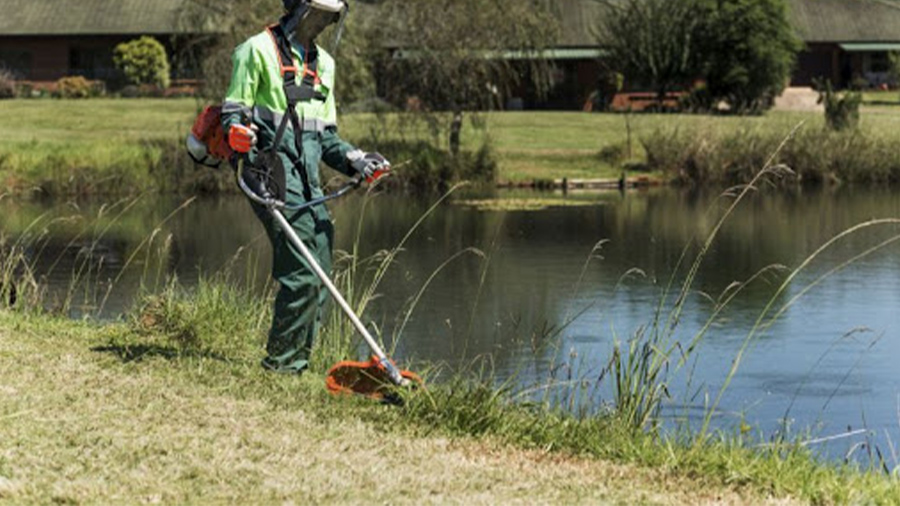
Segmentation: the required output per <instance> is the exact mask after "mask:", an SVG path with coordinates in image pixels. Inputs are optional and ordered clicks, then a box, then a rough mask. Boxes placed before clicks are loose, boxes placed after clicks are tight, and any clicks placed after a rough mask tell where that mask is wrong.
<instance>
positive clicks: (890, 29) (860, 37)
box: [790, 0, 900, 87]
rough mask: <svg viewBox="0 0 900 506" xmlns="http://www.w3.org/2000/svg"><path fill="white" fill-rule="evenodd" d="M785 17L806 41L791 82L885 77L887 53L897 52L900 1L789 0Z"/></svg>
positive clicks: (877, 81)
mask: <svg viewBox="0 0 900 506" xmlns="http://www.w3.org/2000/svg"><path fill="white" fill-rule="evenodd" d="M790 18H791V24H792V25H793V26H794V28H795V29H796V30H797V33H798V35H799V36H800V38H801V39H802V40H803V41H804V42H805V43H806V49H805V50H804V51H803V52H801V53H800V55H798V59H797V66H796V67H795V70H794V75H793V77H792V79H791V84H793V85H796V86H809V85H811V84H812V80H813V79H814V78H816V77H821V78H827V79H830V80H831V82H832V83H834V84H835V85H837V86H838V87H847V86H850V85H851V84H853V83H852V82H853V81H854V80H855V79H856V80H859V82H860V84H863V83H866V84H867V85H869V86H878V85H881V84H885V83H887V82H888V81H889V80H890V76H889V72H888V70H889V65H890V62H889V59H888V53H889V52H891V51H900V1H896V0H790ZM893 84H896V83H893Z"/></svg>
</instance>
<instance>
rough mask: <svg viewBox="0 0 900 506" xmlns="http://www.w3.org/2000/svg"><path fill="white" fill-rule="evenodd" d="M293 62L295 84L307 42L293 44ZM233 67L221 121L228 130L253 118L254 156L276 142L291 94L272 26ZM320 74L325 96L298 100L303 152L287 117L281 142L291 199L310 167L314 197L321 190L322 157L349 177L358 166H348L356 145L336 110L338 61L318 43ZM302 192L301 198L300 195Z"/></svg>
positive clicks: (238, 54) (239, 51)
mask: <svg viewBox="0 0 900 506" xmlns="http://www.w3.org/2000/svg"><path fill="white" fill-rule="evenodd" d="M291 49H292V52H293V56H294V65H295V66H296V67H297V69H298V72H297V85H298V86H299V85H300V79H302V76H303V75H304V70H305V69H306V64H305V63H304V60H305V53H306V51H305V50H304V48H303V47H301V46H299V45H297V44H292V48H291ZM232 61H233V64H234V70H233V72H232V75H231V84H230V85H229V87H228V92H227V93H226V96H225V102H224V104H223V106H222V123H223V127H224V128H225V132H228V129H229V128H230V127H231V125H233V124H235V123H239V122H240V123H245V124H246V121H247V120H248V119H252V121H253V123H254V124H256V126H258V127H259V131H258V132H257V136H258V143H257V146H256V148H254V150H253V151H252V152H251V153H250V154H249V157H248V158H249V160H250V161H251V162H253V161H255V159H256V155H257V153H258V152H259V150H264V149H268V148H269V147H270V146H272V143H273V142H274V141H275V137H276V131H277V129H278V126H279V125H280V123H281V119H282V117H283V115H284V114H285V112H286V111H287V106H288V103H287V97H286V96H285V93H284V85H283V82H284V81H283V79H282V77H281V70H280V65H279V58H278V52H277V49H276V47H275V42H274V40H273V39H272V36H271V35H270V34H269V32H268V31H263V32H261V33H259V34H257V35H255V36H253V37H251V38H250V39H248V40H247V41H246V42H244V43H243V44H241V45H239V46H238V47H237V48H236V49H235V51H234V54H233V56H232ZM317 72H318V79H317V82H316V86H315V90H316V91H317V92H319V93H321V94H322V95H324V96H325V100H324V101H320V100H315V99H314V100H311V101H307V102H300V103H298V104H297V108H296V109H297V115H298V117H299V120H300V123H301V125H302V129H303V133H302V153H298V150H297V146H296V143H295V136H296V135H297V134H296V132H294V128H293V125H291V123H290V120H288V125H287V129H286V131H285V134H284V136H283V138H282V140H281V142H280V145H279V146H278V147H277V150H278V151H277V152H278V154H279V156H280V157H281V159H282V162H284V167H285V169H286V171H287V180H288V185H287V186H288V200H289V201H291V202H297V201H302V200H303V199H302V195H303V188H302V177H300V173H299V171H306V175H307V177H306V179H307V181H309V183H310V186H311V188H310V189H309V190H310V194H311V197H312V198H316V197H319V196H321V195H322V190H321V181H320V177H319V170H318V168H319V161H320V160H324V161H325V163H327V164H328V165H329V166H330V167H332V168H333V169H336V170H338V171H340V172H342V173H344V174H346V175H348V176H353V175H355V171H354V170H353V169H352V168H351V167H350V166H349V165H348V162H347V156H346V155H347V152H348V151H350V150H352V149H354V147H353V146H352V145H350V144H349V143H347V142H344V141H343V140H342V139H341V138H340V136H339V135H338V132H337V112H336V107H335V97H334V76H335V62H334V58H332V57H331V55H329V54H328V53H327V52H326V51H325V50H324V49H322V48H321V47H318V61H317ZM298 196H300V197H301V198H300V199H298V198H296V197H298Z"/></svg>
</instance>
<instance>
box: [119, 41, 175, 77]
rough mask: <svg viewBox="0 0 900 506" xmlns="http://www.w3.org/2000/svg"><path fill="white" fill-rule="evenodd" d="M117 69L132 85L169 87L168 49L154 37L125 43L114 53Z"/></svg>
mask: <svg viewBox="0 0 900 506" xmlns="http://www.w3.org/2000/svg"><path fill="white" fill-rule="evenodd" d="M113 62H114V63H115V65H116V68H118V69H119V70H121V71H122V73H123V74H125V78H126V79H127V80H128V82H129V83H131V84H137V85H141V84H152V85H155V86H159V87H160V88H166V87H168V86H169V58H168V56H167V55H166V48H165V47H163V45H162V44H160V43H159V41H157V40H156V39H154V38H153V37H147V36H144V37H141V38H140V39H137V40H132V41H130V42H123V43H121V44H119V45H118V46H116V48H115V49H114V51H113Z"/></svg>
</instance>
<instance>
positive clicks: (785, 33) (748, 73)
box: [598, 0, 801, 112]
mask: <svg viewBox="0 0 900 506" xmlns="http://www.w3.org/2000/svg"><path fill="white" fill-rule="evenodd" d="M598 1H600V2H602V3H603V4H604V5H606V7H607V9H606V12H605V14H604V16H603V18H602V19H601V21H600V23H599V24H600V29H599V32H600V40H601V44H602V45H604V46H605V47H606V48H608V50H609V52H610V62H611V65H613V66H614V67H615V68H617V69H618V70H620V71H621V72H623V73H624V74H625V75H626V77H627V78H628V79H630V80H632V81H638V82H640V83H642V84H644V85H647V86H650V87H651V88H652V89H654V90H655V91H657V93H659V94H660V95H662V94H663V93H664V92H666V91H670V90H672V89H673V88H674V87H682V88H686V87H687V85H688V84H689V83H690V82H691V81H693V80H701V79H702V80H703V81H705V83H706V84H705V87H704V88H703V89H702V91H701V93H698V94H696V95H695V96H694V97H693V98H694V103H695V105H699V106H701V107H705V108H714V107H716V106H717V104H719V103H721V102H724V103H726V104H727V105H728V106H729V108H730V109H731V110H732V111H735V112H758V111H760V110H762V109H764V108H766V107H768V106H770V105H771V104H772V101H773V99H774V97H775V96H777V95H778V94H779V93H781V91H782V90H783V89H784V86H785V84H786V83H787V81H788V79H789V77H790V72H791V68H792V67H793V64H794V60H795V56H796V53H797V51H799V50H800V48H801V43H800V41H799V40H798V39H797V37H796V35H795V34H794V32H793V29H792V28H791V26H790V23H789V22H788V20H787V7H786V4H785V0H598Z"/></svg>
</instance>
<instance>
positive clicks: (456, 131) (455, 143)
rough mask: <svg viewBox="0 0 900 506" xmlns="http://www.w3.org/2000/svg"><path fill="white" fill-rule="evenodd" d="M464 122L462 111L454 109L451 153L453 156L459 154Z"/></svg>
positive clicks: (451, 128) (451, 127) (451, 126)
mask: <svg viewBox="0 0 900 506" xmlns="http://www.w3.org/2000/svg"><path fill="white" fill-rule="evenodd" d="M462 124H463V113H462V111H453V121H451V122H450V153H451V154H452V155H453V156H456V155H458V154H459V136H460V132H462Z"/></svg>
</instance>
